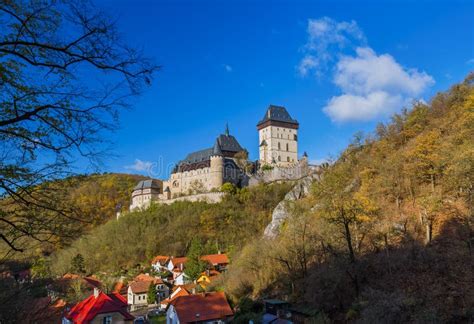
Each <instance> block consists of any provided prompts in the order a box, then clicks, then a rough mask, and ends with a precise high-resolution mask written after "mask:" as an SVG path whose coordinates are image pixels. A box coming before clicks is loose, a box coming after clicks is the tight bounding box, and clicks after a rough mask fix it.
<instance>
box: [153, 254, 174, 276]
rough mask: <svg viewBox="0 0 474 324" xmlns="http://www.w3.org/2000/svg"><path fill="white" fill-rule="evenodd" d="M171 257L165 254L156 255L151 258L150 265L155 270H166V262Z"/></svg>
mask: <svg viewBox="0 0 474 324" xmlns="http://www.w3.org/2000/svg"><path fill="white" fill-rule="evenodd" d="M170 258H171V257H169V256H166V255H157V256H156V257H154V258H153V260H152V261H151V266H152V268H153V269H154V270H155V271H158V272H160V271H163V270H168V269H167V268H166V265H167V264H168V261H169V260H170Z"/></svg>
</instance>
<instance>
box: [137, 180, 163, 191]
mask: <svg viewBox="0 0 474 324" xmlns="http://www.w3.org/2000/svg"><path fill="white" fill-rule="evenodd" d="M160 188H161V185H160V181H159V180H156V179H149V180H141V181H139V182H138V184H137V185H136V186H135V188H133V190H141V189H160Z"/></svg>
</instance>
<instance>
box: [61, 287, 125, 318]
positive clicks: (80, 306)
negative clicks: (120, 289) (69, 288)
mask: <svg viewBox="0 0 474 324" xmlns="http://www.w3.org/2000/svg"><path fill="white" fill-rule="evenodd" d="M115 312H117V313H120V314H122V316H123V317H124V319H125V320H133V319H134V317H133V316H132V315H130V314H129V313H128V312H127V300H126V299H125V298H124V297H123V296H121V295H120V294H118V293H112V294H104V293H103V292H99V294H98V295H97V297H95V295H94V294H92V295H91V296H89V297H88V298H86V299H84V300H83V301H81V302H79V303H77V304H76V305H75V306H74V307H73V308H71V310H70V311H69V313H68V314H67V315H66V318H67V319H69V320H71V321H72V322H73V323H74V324H86V323H90V322H91V321H92V320H93V319H94V318H95V317H96V316H97V315H98V314H101V313H115Z"/></svg>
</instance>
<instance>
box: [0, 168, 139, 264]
mask: <svg viewBox="0 0 474 324" xmlns="http://www.w3.org/2000/svg"><path fill="white" fill-rule="evenodd" d="M144 178H145V177H143V176H140V175H131V174H119V173H104V174H90V175H78V176H72V177H69V178H66V179H62V180H57V181H54V182H47V183H44V184H42V185H41V186H38V188H37V190H36V191H35V192H36V194H38V195H41V194H42V193H44V194H48V195H50V196H54V199H51V200H54V201H55V203H56V204H57V206H55V208H56V209H65V210H66V209H67V211H68V215H73V216H74V217H69V218H67V217H64V218H63V219H61V224H56V223H57V222H56V221H55V219H50V215H48V214H47V212H46V211H43V214H41V215H37V217H38V220H39V221H41V222H42V223H44V224H45V225H46V224H47V223H49V225H50V226H49V227H48V228H47V229H48V235H44V236H39V238H40V239H43V240H44V241H43V242H39V241H37V240H34V239H32V238H30V237H28V236H26V237H21V238H20V239H19V243H20V244H19V246H21V247H22V248H24V250H25V252H16V253H15V252H14V251H11V249H9V247H8V246H7V245H6V244H5V243H4V242H3V241H2V243H0V253H2V255H7V258H9V259H17V260H22V259H26V260H27V259H28V258H30V257H31V256H32V255H33V256H41V255H48V254H50V253H51V252H52V251H54V250H56V249H57V248H62V247H65V246H67V245H68V244H70V243H71V242H72V241H74V240H75V239H77V237H80V236H81V235H83V234H84V233H87V232H88V231H90V230H91V229H93V228H95V227H97V226H99V225H101V224H104V223H106V222H107V221H109V220H110V219H113V218H115V215H116V207H117V205H119V204H120V205H122V210H127V209H128V206H129V204H130V193H131V191H132V189H133V187H134V186H135V185H136V184H137V182H138V181H139V180H142V179H144ZM2 204H3V205H4V206H5V208H14V207H15V204H14V203H13V204H11V203H10V202H9V201H2ZM53 226H57V228H58V230H56V231H54V230H51V228H53ZM50 232H52V233H53V235H49V233H50ZM7 253H8V254H7Z"/></svg>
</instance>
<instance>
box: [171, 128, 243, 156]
mask: <svg viewBox="0 0 474 324" xmlns="http://www.w3.org/2000/svg"><path fill="white" fill-rule="evenodd" d="M243 150H244V149H243V148H242V146H240V144H239V142H238V141H237V139H236V138H235V137H234V136H233V135H230V133H229V128H228V127H227V128H226V130H225V133H224V134H220V135H219V136H218V137H217V138H216V141H215V143H214V145H213V146H212V147H210V148H206V149H202V150H199V151H195V152H192V153H189V154H188V155H187V156H186V158H185V159H184V160H181V161H180V162H179V163H178V165H183V164H192V163H199V162H205V161H209V160H210V158H211V156H213V155H225V153H231V154H233V153H237V152H241V151H243Z"/></svg>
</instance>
